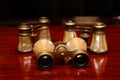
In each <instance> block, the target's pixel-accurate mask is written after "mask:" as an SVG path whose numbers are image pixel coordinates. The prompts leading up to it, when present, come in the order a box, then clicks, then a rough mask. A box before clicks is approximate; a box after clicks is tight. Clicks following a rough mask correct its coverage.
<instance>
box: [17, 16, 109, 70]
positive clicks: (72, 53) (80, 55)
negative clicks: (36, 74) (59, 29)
mask: <svg viewBox="0 0 120 80" xmlns="http://www.w3.org/2000/svg"><path fill="white" fill-rule="evenodd" d="M49 22H50V20H49V19H48V18H47V17H41V18H40V19H39V23H38V25H35V26H34V27H33V26H31V28H32V30H31V29H30V28H29V27H28V25H26V24H22V25H21V26H20V27H19V30H20V34H19V44H18V51H19V52H22V53H24V52H30V51H32V48H33V51H34V53H35V55H36V57H37V60H36V62H37V64H38V67H39V68H40V69H42V70H48V69H51V68H53V66H54V63H55V61H57V60H56V59H57V58H56V55H57V56H59V57H61V58H62V59H63V61H64V62H66V61H67V62H69V61H71V63H72V65H73V66H74V67H76V68H83V67H86V66H87V65H88V63H89V55H88V53H87V50H88V49H89V50H90V51H92V52H94V53H96V54H102V53H105V52H107V51H108V48H107V42H106V36H105V27H106V25H105V24H103V23H101V22H97V23H96V24H95V25H94V27H93V28H90V27H79V26H77V25H76V21H74V20H73V19H72V20H71V19H70V20H66V21H64V35H63V40H62V41H58V42H52V40H51V34H50V29H49ZM33 28H36V29H38V34H35V33H33ZM78 29H82V33H81V34H80V37H78V36H77V33H76V31H77V30H78ZM91 29H92V31H93V34H92V39H91V44H90V46H89V45H88V39H89V38H90V34H89V31H90V30H91ZM36 35H37V41H35V40H34V41H35V42H34V45H32V43H33V42H32V41H31V36H32V37H35V36H36ZM32 46H33V47H32ZM66 59H67V60H66Z"/></svg>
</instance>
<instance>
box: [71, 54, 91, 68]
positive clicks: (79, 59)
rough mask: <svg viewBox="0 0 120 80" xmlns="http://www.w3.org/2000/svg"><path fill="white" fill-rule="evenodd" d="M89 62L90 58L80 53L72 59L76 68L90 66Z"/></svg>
mask: <svg viewBox="0 0 120 80" xmlns="http://www.w3.org/2000/svg"><path fill="white" fill-rule="evenodd" d="M88 62H89V57H88V55H87V54H85V53H78V54H76V55H75V56H74V57H73V59H72V63H73V66H74V67H76V68H81V67H85V66H86V65H87V64H88Z"/></svg>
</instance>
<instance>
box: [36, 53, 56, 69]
mask: <svg viewBox="0 0 120 80" xmlns="http://www.w3.org/2000/svg"><path fill="white" fill-rule="evenodd" d="M53 63H54V60H53V58H52V57H51V56H49V55H42V56H40V57H39V58H38V66H39V68H40V69H50V68H52V66H53Z"/></svg>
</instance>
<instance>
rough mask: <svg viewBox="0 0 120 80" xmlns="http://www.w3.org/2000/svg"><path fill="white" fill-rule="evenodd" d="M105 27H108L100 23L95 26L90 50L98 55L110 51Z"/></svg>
mask: <svg viewBox="0 0 120 80" xmlns="http://www.w3.org/2000/svg"><path fill="white" fill-rule="evenodd" d="M105 27H106V25H105V24H103V23H100V22H99V23H96V25H95V26H94V33H93V36H92V42H91V45H90V50H91V51H93V52H95V53H97V54H101V53H105V52H107V51H108V48H107V42H106V36H105V30H104V29H105Z"/></svg>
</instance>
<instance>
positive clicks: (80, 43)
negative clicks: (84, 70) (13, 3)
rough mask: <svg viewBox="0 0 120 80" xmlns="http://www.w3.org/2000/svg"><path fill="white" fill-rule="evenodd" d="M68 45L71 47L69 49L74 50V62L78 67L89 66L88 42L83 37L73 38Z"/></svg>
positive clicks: (72, 56)
mask: <svg viewBox="0 0 120 80" xmlns="http://www.w3.org/2000/svg"><path fill="white" fill-rule="evenodd" d="M66 45H67V46H68V47H69V51H71V52H72V55H71V58H72V64H73V66H74V67H76V68H81V67H85V66H87V64H88V62H89V56H88V54H87V44H86V42H85V41H84V40H83V39H82V38H78V37H76V38H72V39H70V40H69V41H68V42H67V43H66Z"/></svg>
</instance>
